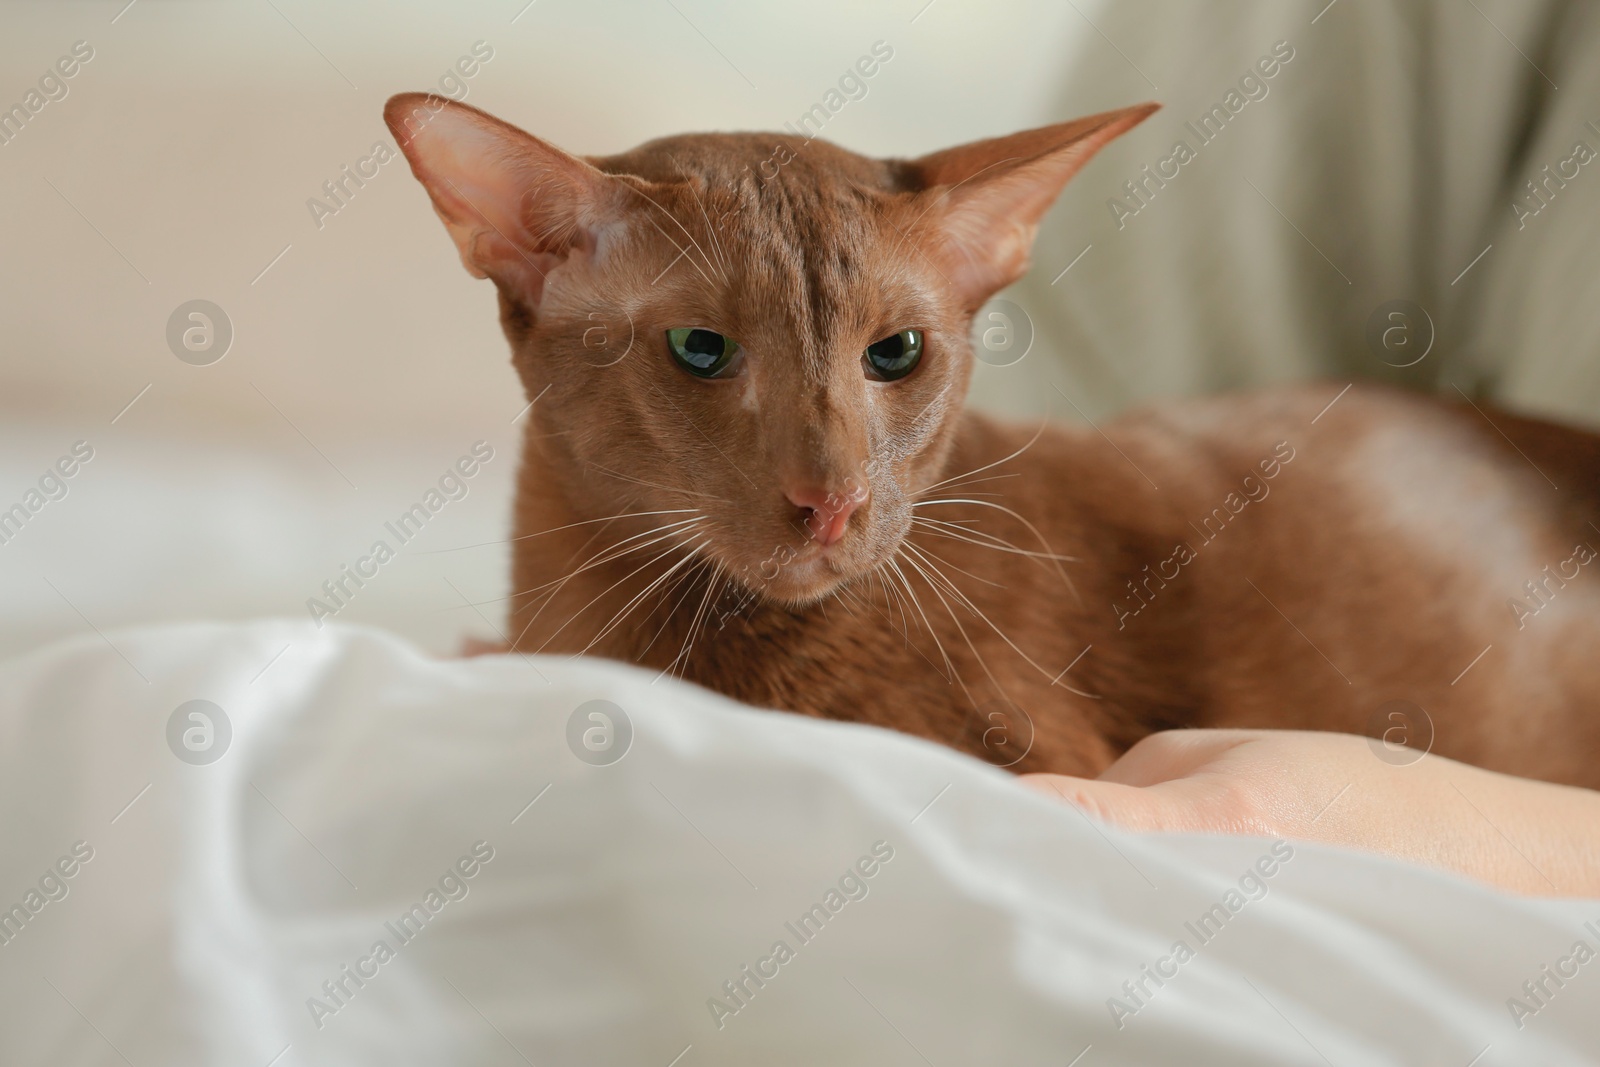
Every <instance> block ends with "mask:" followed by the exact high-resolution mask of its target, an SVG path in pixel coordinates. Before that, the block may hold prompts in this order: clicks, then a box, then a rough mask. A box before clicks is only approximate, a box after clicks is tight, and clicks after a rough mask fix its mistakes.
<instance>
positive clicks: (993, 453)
mask: <svg viewBox="0 0 1600 1067" xmlns="http://www.w3.org/2000/svg"><path fill="white" fill-rule="evenodd" d="M1150 110H1152V109H1151V108H1149V107H1144V108H1137V109H1127V110H1125V111H1121V112H1112V113H1107V114H1106V115H1100V116H1093V117H1091V118H1089V119H1083V120H1079V121H1078V122H1075V123H1065V124H1062V125H1060V126H1055V127H1048V128H1045V129H1042V130H1035V131H1027V132H1025V133H1022V134H1016V135H1013V136H1011V137H1008V138H999V139H996V140H994V141H987V142H978V143H976V144H973V145H968V146H963V147H960V148H956V149H951V150H949V151H946V152H941V153H936V154H934V155H931V156H927V157H923V158H922V159H918V160H900V161H888V162H883V161H876V160H870V159H867V158H865V157H861V156H856V155H853V154H851V153H847V152H844V151H842V150H840V149H837V148H835V147H833V146H830V145H827V144H825V143H823V142H820V141H818V142H814V143H813V142H805V141H802V140H797V139H794V138H784V137H773V136H768V135H753V134H751V135H702V136H690V137H682V138H671V139H667V140H664V141H660V142H652V143H651V144H649V145H646V146H644V147H642V148H640V149H636V150H635V151H633V152H630V153H627V154H624V155H621V156H613V157H607V158H603V159H591V160H579V159H577V158H576V157H572V156H568V155H566V154H565V153H562V152H560V151H559V150H558V149H554V148H553V147H551V146H549V145H546V144H544V143H543V142H540V141H537V140H536V139H534V138H531V137H529V136H528V135H526V134H524V133H522V132H521V131H518V130H516V129H515V128H513V127H509V126H506V125H505V124H503V123H500V122H499V121H498V120H495V119H493V118H491V117H489V116H487V115H484V114H483V113H481V112H478V111H476V110H474V109H471V108H467V107H464V106H460V105H451V104H447V103H445V102H443V101H438V100H435V99H430V98H424V97H419V96H414V95H413V96H403V97H397V98H395V99H394V100H393V101H391V103H390V106H389V109H388V110H387V111H386V117H387V118H388V121H389V123H390V126H391V128H392V129H393V130H394V131H395V133H396V135H397V137H399V138H400V143H401V146H402V148H403V149H404V150H405V152H406V154H407V156H408V158H409V159H410V161H411V164H412V167H413V170H414V172H415V173H416V174H417V176H418V178H419V179H420V180H421V181H422V182H423V184H424V185H425V186H426V187H427V188H428V190H429V193H430V195H431V196H432V197H433V201H434V205H435V209H436V210H437V211H438V213H439V214H440V216H441V218H442V219H443V220H444V222H445V224H446V227H447V229H448V230H449V231H450V233H451V235H452V237H453V238H454V239H455V241H456V243H457V246H458V250H459V251H460V254H461V257H462V260H463V262H464V263H465V264H466V266H467V267H468V269H469V270H470V271H471V272H472V273H474V274H476V275H478V276H481V277H490V278H492V279H493V280H494V281H495V282H496V284H497V286H498V288H499V293H500V308H501V320H502V324H503V326H504V328H505V331H506V334H507V337H508V338H509V340H510V341H511V344H512V348H513V363H514V365H515V367H516V368H517V371H518V373H519V375H520V376H521V378H522V381H523V385H524V388H525V390H526V394H527V397H528V399H529V400H530V401H531V402H533V403H532V408H531V411H530V413H529V416H528V431H527V437H526V442H525V447H524V455H523V460H522V469H521V475H520V480H519V484H518V499H517V503H516V512H515V520H514V526H515V529H514V536H515V540H514V541H513V545H514V556H513V560H514V563H513V575H512V578H513V593H512V597H511V601H510V603H511V610H510V613H509V615H510V623H511V630H510V632H509V634H510V642H511V644H512V645H513V646H514V647H515V648H516V649H517V650H519V651H524V652H574V653H589V654H596V655H604V656H609V657H613V658H616V659H620V660H625V661H628V662H634V663H640V664H644V665H647V666H650V667H654V668H656V669H658V670H661V671H663V672H671V673H673V674H677V675H681V676H683V677H686V678H689V679H692V680H695V681H699V682H701V683H703V684H705V685H707V686H709V687H712V688H714V689H717V690H719V691H722V692H724V693H727V694H729V695H732V696H735V697H738V698H740V699H742V700H745V701H747V702H749V703H752V704H756V705H759V706H765V707H773V708H779V709H785V710H790V711H796V712H801V713H804V714H810V715H817V716H822V717H828V718H835V719H845V720H851V721H858V722H868V723H876V724H879V725H883V726H889V727H893V728H896V729H900V730H904V731H906V732H909V733H913V734H917V735H920V736H924V737H928V738H932V739H934V740H938V741H941V742H944V743H946V744H950V745H953V746H955V747H957V748H962V749H965V750H967V751H970V752H973V753H975V754H977V755H980V756H982V757H984V758H986V759H989V760H991V761H994V762H997V763H1001V764H1004V765H1007V766H1012V767H1013V768H1014V769H1017V770H1051V771H1060V772H1067V773H1077V774H1094V773H1097V772H1098V771H1100V770H1101V769H1103V768H1104V767H1105V766H1106V765H1107V764H1108V763H1110V762H1111V761H1112V760H1113V759H1114V758H1115V757H1116V756H1117V755H1118V754H1120V753H1121V752H1122V751H1124V750H1125V749H1126V748H1127V747H1128V746H1130V745H1131V744H1132V743H1133V742H1134V741H1136V740H1137V739H1138V738H1140V737H1141V736H1143V735H1145V734H1147V733H1149V732H1151V731H1153V730H1156V729H1161V728H1164V727H1173V726H1262V727H1287V728H1307V729H1323V730H1339V731H1346V732H1355V733H1362V732H1371V731H1372V727H1373V724H1374V723H1375V722H1376V723H1377V730H1376V732H1379V733H1381V732H1383V731H1384V730H1385V729H1391V726H1390V725H1389V724H1390V723H1391V721H1393V722H1395V723H1398V724H1399V726H1398V728H1400V729H1403V730H1405V732H1406V737H1405V741H1406V742H1407V743H1408V744H1411V745H1414V746H1415V745H1421V744H1425V743H1426V742H1427V740H1428V738H1427V737H1426V736H1419V734H1424V733H1425V732H1426V722H1427V720H1429V719H1431V722H1432V724H1433V732H1434V733H1435V734H1436V739H1435V740H1434V741H1433V744H1432V747H1433V750H1434V751H1436V752H1440V753H1442V754H1444V755H1448V756H1452V757H1455V758H1459V759H1462V760H1466V761H1469V762H1473V763H1477V764H1480V765H1483V766H1487V767H1491V768H1496V769H1500V770H1505V771H1509V772H1512V773H1517V774H1524V775H1530V776H1536V777H1543V778H1548V779H1552V780H1557V781H1565V782H1573V783H1580V784H1587V785H1600V769H1597V768H1596V767H1595V766H1593V765H1592V764H1593V760H1592V757H1593V755H1594V754H1595V753H1596V752H1600V714H1596V713H1595V711H1594V709H1593V706H1592V703H1591V699H1592V694H1594V693H1596V692H1600V665H1597V663H1596V659H1595V657H1594V655H1593V653H1594V650H1595V649H1596V648H1597V647H1600V575H1597V574H1592V573H1591V571H1595V570H1600V564H1596V563H1594V562H1591V561H1592V560H1594V557H1595V548H1590V547H1589V546H1590V545H1593V546H1595V547H1596V548H1600V499H1597V495H1596V493H1597V486H1600V438H1595V437H1593V436H1590V435H1587V434H1583V433H1580V432H1577V431H1571V430H1563V429H1560V428H1557V427H1552V426H1546V425H1543V424H1540V423H1535V422H1531V421H1528V420H1521V419H1514V418H1511V417H1508V416H1502V415H1498V414H1495V415H1493V416H1492V419H1493V421H1492V422H1491V415H1489V414H1487V413H1485V412H1484V411H1482V410H1480V409H1477V408H1475V407H1474V406H1473V405H1471V404H1470V403H1451V404H1447V403H1443V402H1440V401H1436V400H1431V399H1427V398H1422V397H1415V396H1410V395H1405V394H1401V393H1396V392H1392V391H1388V390H1383V389H1377V388H1369V387H1354V388H1351V389H1349V390H1348V392H1346V391H1345V390H1344V388H1343V383H1335V384H1324V385H1307V386H1302V387H1297V388H1294V389H1283V390H1273V391H1266V392H1260V393H1254V394H1246V395H1241V396H1235V397H1227V398H1218V399H1213V400H1205V401H1186V402H1181V403H1173V404H1170V405H1165V406H1161V407H1158V408H1155V409H1152V410H1150V411H1147V412H1142V413H1134V414H1130V415H1127V416H1124V417H1123V418H1121V419H1119V420H1117V421H1116V422H1114V423H1110V424H1107V425H1105V426H1104V427H1102V429H1103V430H1104V432H1103V433H1102V432H1100V431H1099V430H1096V429H1094V428H1092V427H1086V428H1082V429H1078V428H1072V427H1067V426H1061V425H1051V426H1045V427H1038V426H1028V427H1020V426H1003V425H1000V424H998V423H995V422H993V421H991V420H989V419H987V418H984V417H981V416H978V415H976V414H973V413H970V412H962V411H961V407H960V399H961V397H962V395H963V394H964V392H965V388H966V384H967V379H968V376H969V374H970V369H971V354H970V348H969V342H968V339H967V333H968V329H969V327H970V322H971V317H972V314H973V313H974V312H975V311H976V310H977V309H978V308H979V307H980V306H981V305H982V303H983V302H984V301H985V300H986V299H987V297H988V296H989V295H990V294H991V293H993V292H994V291H995V290H996V289H998V288H1000V287H1001V286H1003V285H1005V284H1007V283H1009V282H1010V281H1012V280H1014V279H1015V278H1016V277H1017V276H1018V275H1020V274H1021V272H1022V271H1023V270H1024V269H1025V268H1026V266H1027V252H1028V247H1029V244H1030V242H1031V238H1032V234H1033V228H1034V226H1035V225H1036V223H1037V220H1038V218H1039V216H1040V215H1041V214H1042V213H1043V211H1044V210H1045V208H1046V207H1048V205H1049V203H1050V201H1051V200H1052V199H1053V197H1054V195H1055V192H1056V191H1057V190H1058V189H1059V188H1060V186H1061V184H1062V183H1063V182H1065V181H1066V180H1067V178H1068V177H1069V176H1070V175H1071V174H1072V173H1073V172H1074V171H1075V170H1076V169H1077V168H1078V167H1079V166H1081V165H1082V163H1083V162H1084V161H1086V160H1087V159H1088V158H1089V157H1090V156H1091V155H1092V154H1093V152H1094V151H1095V150H1096V149H1097V148H1098V147H1099V146H1100V145H1101V144H1103V143H1105V141H1107V140H1109V139H1110V138H1111V137H1113V136H1115V135H1117V134H1118V133H1120V132H1122V131H1123V130H1125V129H1127V128H1129V127H1130V126H1132V125H1133V124H1135V123H1137V122H1138V121H1139V120H1140V119H1142V118H1143V117H1144V116H1145V115H1147V114H1148V113H1149V112H1150ZM775 142H776V145H775ZM775 161H776V162H775ZM769 171H770V173H769ZM696 379H699V380H696ZM1591 523H1593V524H1596V525H1591ZM1530 582H1532V583H1537V587H1535V586H1530V585H1529V584H1527V583H1530ZM1516 601H1520V602H1521V603H1522V604H1523V607H1522V608H1521V609H1520V610H1519V609H1517V608H1515V607H1513V603H1514V602H1516ZM1392 701H1405V702H1408V703H1407V704H1406V705H1403V706H1398V705H1396V706H1391V705H1390V702H1392ZM1386 706H1388V707H1389V708H1390V709H1391V710H1392V707H1397V706H1398V707H1401V708H1402V711H1401V713H1400V716H1399V718H1398V719H1392V718H1391V717H1390V715H1389V712H1388V710H1386Z"/></svg>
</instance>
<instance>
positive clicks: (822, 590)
mask: <svg viewBox="0 0 1600 1067" xmlns="http://www.w3.org/2000/svg"><path fill="white" fill-rule="evenodd" d="M864 570H865V569H864V568H861V567H858V566H852V565H849V564H846V563H845V562H844V561H842V560H840V559H838V558H837V557H835V556H833V555H831V554H827V553H820V552H818V553H812V554H807V555H806V556H804V557H803V558H800V559H796V560H794V561H792V562H791V563H789V564H788V565H786V566H784V567H783V568H781V569H780V570H779V571H778V573H777V574H776V575H774V576H773V577H772V578H770V579H767V580H765V581H763V582H761V583H760V585H759V587H758V588H757V589H756V590H755V591H756V592H757V593H758V594H759V595H760V596H761V597H763V598H764V599H767V600H772V601H776V602H778V603H780V604H785V605H788V606H789V607H794V608H801V607H809V606H810V605H812V604H815V603H817V602H818V601H820V600H825V599H827V598H828V597H829V596H830V595H832V594H833V593H835V592H837V591H838V589H839V588H840V587H841V586H843V585H845V584H846V583H848V582H850V581H851V580H853V579H855V578H858V577H860V576H861V574H862V573H864Z"/></svg>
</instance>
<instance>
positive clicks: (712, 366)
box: [667, 327, 739, 378]
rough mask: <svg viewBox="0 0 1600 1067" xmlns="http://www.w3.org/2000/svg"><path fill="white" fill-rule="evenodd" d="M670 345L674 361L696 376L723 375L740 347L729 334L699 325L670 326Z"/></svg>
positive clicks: (668, 339)
mask: <svg viewBox="0 0 1600 1067" xmlns="http://www.w3.org/2000/svg"><path fill="white" fill-rule="evenodd" d="M667 348H668V350H669V351H671V352H672V358H673V361H674V362H676V363H677V364H678V366H680V367H682V368H683V369H684V370H686V371H688V372H689V373H690V374H692V375H694V376H695V377H696V378H719V377H723V376H724V375H725V374H726V373H727V371H728V370H729V367H730V365H731V364H732V363H733V357H734V355H735V354H737V353H738V351H739V346H738V345H737V344H735V343H734V342H733V341H732V340H731V339H730V338H727V337H724V336H722V335H721V334H720V333H716V332H714V331H712V330H702V329H699V328H698V327H686V328H684V329H678V330H668V331H667Z"/></svg>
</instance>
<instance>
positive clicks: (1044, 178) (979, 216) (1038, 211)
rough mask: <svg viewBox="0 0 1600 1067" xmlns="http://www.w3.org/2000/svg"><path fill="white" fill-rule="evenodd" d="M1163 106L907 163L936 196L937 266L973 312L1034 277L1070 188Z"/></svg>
mask: <svg viewBox="0 0 1600 1067" xmlns="http://www.w3.org/2000/svg"><path fill="white" fill-rule="evenodd" d="M1160 106H1161V105H1160V104H1140V105H1139V106H1137V107H1128V108H1122V109H1121V110H1118V111H1107V112H1105V113H1104V114H1100V115H1091V116H1089V117H1088V118H1082V119H1076V120H1074V121H1072V122H1062V123H1058V124H1056V125H1054V126H1044V127H1041V128H1039V129H1036V130H1024V131H1022V132H1021V133H1013V134H1011V135H1010V136H1007V137H995V138H992V139H990V140H987V141H974V142H972V143H971V144H964V145H959V146H958V147H955V148H947V149H945V150H944V151H942V152H935V153H933V154H932V155H928V156H923V157H922V158H920V159H913V160H909V161H907V162H905V163H904V164H902V166H903V167H904V168H905V169H904V171H903V173H904V174H905V175H906V179H907V181H908V183H909V184H910V186H911V187H912V188H913V189H916V190H917V191H918V192H919V193H924V194H931V195H932V196H933V198H934V203H933V205H932V206H931V207H930V208H929V209H928V213H927V215H926V216H925V220H926V221H927V222H931V223H932V224H933V225H934V227H935V228H936V230H937V234H938V239H937V241H936V242H935V244H936V245H937V248H936V249H935V251H934V253H933V254H934V255H935V257H936V261H937V262H939V264H940V268H941V269H942V270H943V271H944V272H945V276H946V277H948V278H949V279H950V280H951V282H952V283H953V284H954V285H955V286H956V288H957V290H958V292H959V294H960V297H961V299H962V301H963V303H964V304H965V305H967V306H968V307H970V308H973V309H976V308H977V307H979V306H980V305H982V303H983V302H984V301H985V300H987V299H988V298H989V297H990V296H991V295H992V294H993V293H994V292H995V291H996V290H999V289H1001V288H1004V287H1005V286H1007V285H1010V284H1011V283H1012V282H1014V281H1016V280H1017V279H1018V278H1020V277H1021V276H1022V274H1023V272H1024V271H1026V270H1027V269H1028V258H1029V253H1030V252H1031V250H1032V248H1033V238H1034V235H1035V234H1036V233H1037V232H1038V229H1039V220H1040V219H1041V218H1043V217H1044V213H1045V211H1047V210H1048V209H1049V207H1050V205H1051V203H1053V202H1054V201H1055V198H1056V196H1057V194H1059V193H1060V192H1061V189H1062V187H1063V186H1065V185H1066V184H1067V180H1068V179H1070V178H1071V177H1072V176H1073V175H1074V174H1076V173H1077V172H1078V170H1079V169H1080V168H1082V167H1083V165H1084V164H1085V163H1087V162H1089V160H1090V159H1091V158H1093V156H1094V154H1095V153H1096V152H1098V151H1099V150H1100V149H1101V148H1102V147H1103V146H1104V145H1105V144H1107V143H1108V142H1109V141H1111V140H1112V139H1113V138H1115V137H1117V136H1118V135H1120V134H1122V133H1125V132H1127V131H1128V130H1130V129H1132V128H1133V127H1135V126H1137V125H1138V124H1139V123H1141V122H1143V121H1144V120H1145V118H1146V117H1148V116H1149V115H1150V114H1151V113H1152V112H1154V111H1156V110H1157V109H1158V108H1159V107H1160Z"/></svg>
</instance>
